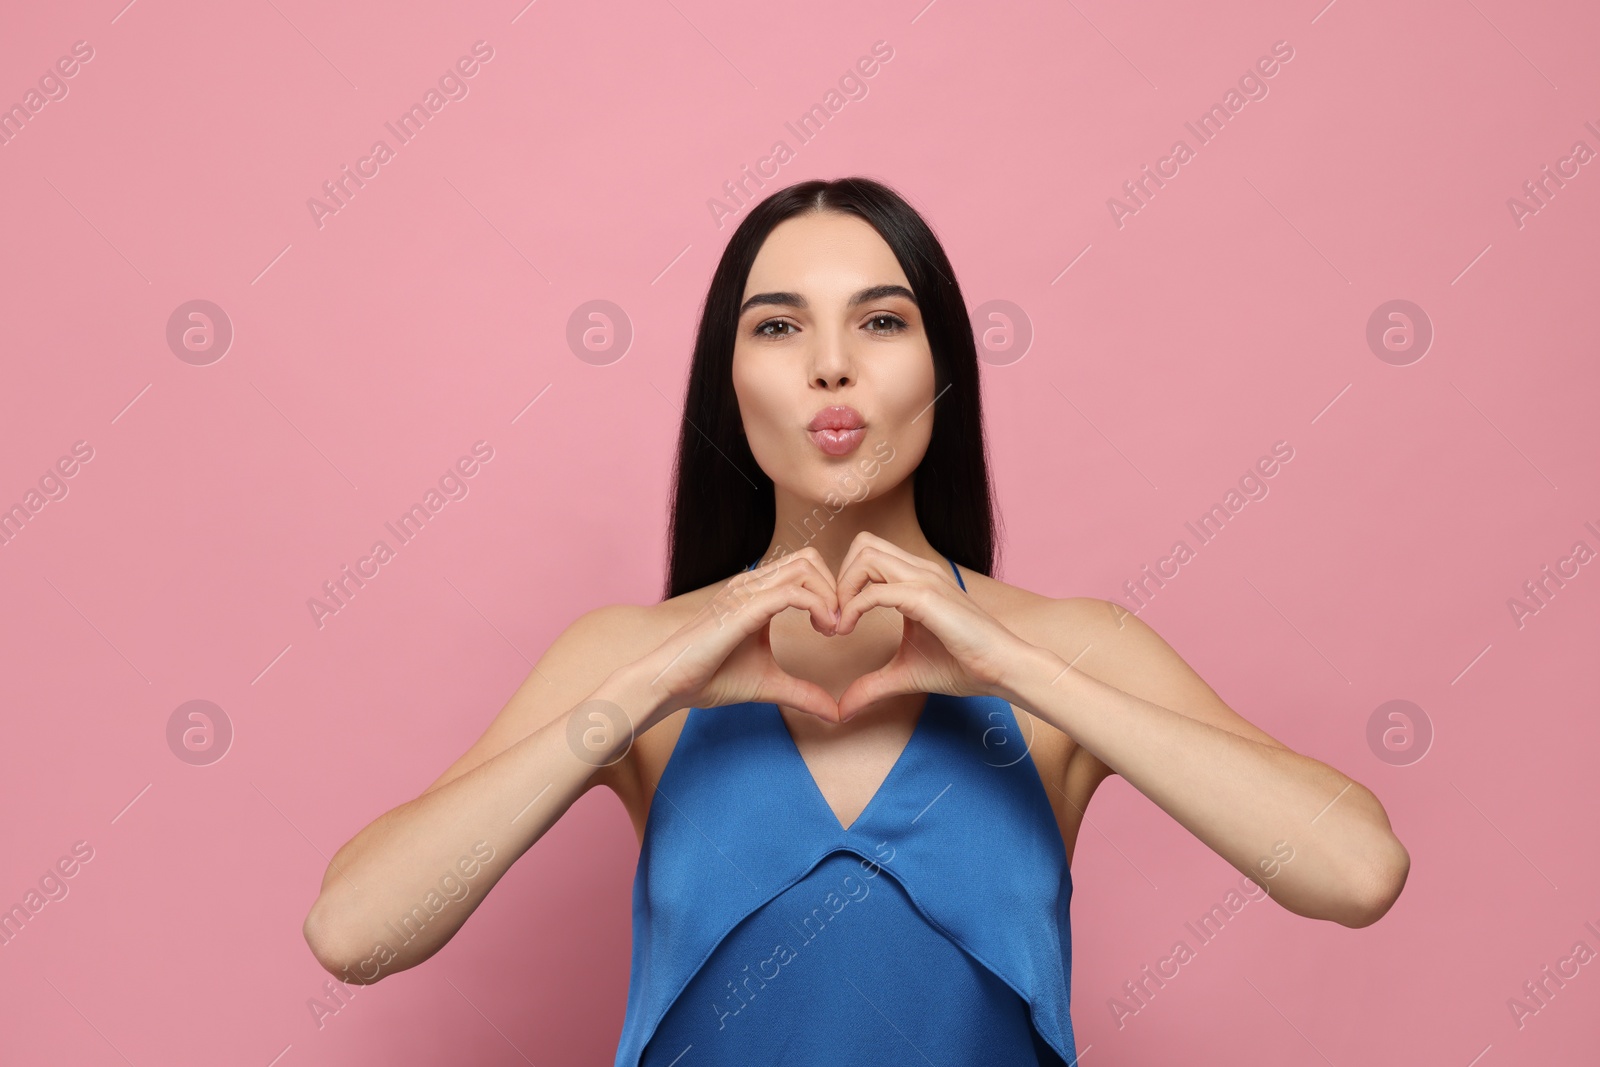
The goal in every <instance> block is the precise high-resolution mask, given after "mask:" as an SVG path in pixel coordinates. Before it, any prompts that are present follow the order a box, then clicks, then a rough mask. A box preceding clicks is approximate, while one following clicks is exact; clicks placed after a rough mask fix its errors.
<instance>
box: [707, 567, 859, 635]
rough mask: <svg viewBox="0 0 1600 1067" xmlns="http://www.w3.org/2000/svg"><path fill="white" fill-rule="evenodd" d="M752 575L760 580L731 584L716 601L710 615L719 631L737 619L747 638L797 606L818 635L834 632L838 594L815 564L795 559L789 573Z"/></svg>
mask: <svg viewBox="0 0 1600 1067" xmlns="http://www.w3.org/2000/svg"><path fill="white" fill-rule="evenodd" d="M751 575H752V576H757V575H759V577H758V578H756V580H751V581H745V580H738V581H735V582H731V583H729V587H728V588H726V589H725V590H723V591H722V592H719V593H718V594H717V596H716V597H715V598H714V599H715V600H716V603H715V604H714V605H712V610H711V614H712V616H713V617H714V618H715V619H716V624H717V626H718V627H719V628H720V627H722V626H724V625H726V623H727V621H728V620H729V619H730V618H738V619H739V620H740V621H739V623H738V624H737V625H738V626H739V628H740V632H741V633H743V634H746V635H748V634H751V633H754V632H755V629H756V628H757V627H759V626H762V625H765V624H766V623H767V622H768V621H770V620H771V619H772V617H773V616H774V615H776V614H777V613H778V612H780V611H783V610H784V609H786V608H790V607H798V608H802V609H803V610H805V611H807V612H808V613H809V614H810V616H811V625H812V626H813V627H815V629H816V630H817V632H818V633H822V634H832V633H833V627H834V617H835V615H836V613H837V611H838V606H839V600H838V594H837V593H836V592H835V590H834V587H833V581H832V579H831V577H825V576H824V575H823V574H822V573H820V572H819V571H818V569H817V568H816V567H815V565H813V564H811V563H810V562H809V561H806V560H795V561H792V562H791V563H790V565H789V566H788V568H787V569H786V570H778V569H776V568H774V569H773V570H771V571H765V572H762V571H752V572H751Z"/></svg>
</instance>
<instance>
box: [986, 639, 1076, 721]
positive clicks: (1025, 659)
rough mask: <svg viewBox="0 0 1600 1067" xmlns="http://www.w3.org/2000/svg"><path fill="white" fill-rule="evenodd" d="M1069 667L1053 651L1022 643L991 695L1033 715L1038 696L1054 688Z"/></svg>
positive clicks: (1010, 656)
mask: <svg viewBox="0 0 1600 1067" xmlns="http://www.w3.org/2000/svg"><path fill="white" fill-rule="evenodd" d="M1068 666H1069V665H1068V663H1067V661H1066V660H1064V659H1062V658H1061V657H1060V656H1058V655H1056V654H1055V653H1054V652H1052V651H1050V650H1049V649H1047V648H1041V647H1040V646H1039V645H1035V644H1030V643H1029V642H1027V641H1023V640H1021V639H1019V640H1018V642H1017V644H1016V646H1015V647H1014V648H1013V649H1012V650H1011V651H1010V652H1009V653H1008V655H1007V656H1006V659H1005V661H1004V662H1003V664H1002V666H1001V668H1000V670H999V671H998V672H997V673H998V676H999V677H998V678H997V680H996V681H994V682H993V683H992V684H990V685H989V687H988V692H989V695H990V696H997V697H1000V698H1002V699H1003V700H1005V701H1006V702H1007V703H1010V704H1015V705H1017V706H1018V707H1020V708H1024V709H1026V710H1027V711H1029V712H1030V713H1032V712H1033V710H1034V709H1033V706H1032V705H1033V704H1034V703H1037V700H1038V694H1039V693H1041V692H1043V691H1045V690H1047V689H1048V688H1049V687H1050V686H1051V685H1052V684H1054V683H1055V681H1056V679H1058V678H1059V677H1061V675H1062V673H1063V672H1065V671H1066V670H1067V668H1068Z"/></svg>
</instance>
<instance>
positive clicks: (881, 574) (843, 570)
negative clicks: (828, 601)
mask: <svg viewBox="0 0 1600 1067" xmlns="http://www.w3.org/2000/svg"><path fill="white" fill-rule="evenodd" d="M891 547H893V546H891ZM939 575H940V571H939V568H938V567H937V566H936V565H934V564H933V563H930V562H929V561H927V560H925V559H921V558H919V557H917V556H908V555H906V554H905V553H903V552H901V551H900V550H899V549H895V550H894V552H889V551H886V550H884V549H881V548H878V547H876V546H874V545H862V546H861V547H860V548H859V549H856V550H855V556H854V558H852V559H849V560H848V561H847V562H846V563H845V564H844V565H843V566H842V567H840V568H839V577H838V580H837V581H838V589H839V602H840V605H841V607H842V606H843V605H844V604H845V603H846V602H847V601H849V600H850V598H851V597H853V596H855V595H856V594H857V593H859V592H860V591H861V589H862V588H863V587H864V586H866V585H867V584H869V583H871V582H918V583H923V582H928V581H930V580H937V579H938V578H939Z"/></svg>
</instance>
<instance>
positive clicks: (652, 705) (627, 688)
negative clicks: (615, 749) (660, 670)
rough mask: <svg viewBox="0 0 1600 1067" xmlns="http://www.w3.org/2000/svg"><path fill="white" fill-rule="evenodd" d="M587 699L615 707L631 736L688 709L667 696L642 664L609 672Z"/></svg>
mask: <svg viewBox="0 0 1600 1067" xmlns="http://www.w3.org/2000/svg"><path fill="white" fill-rule="evenodd" d="M589 699H590V700H603V701H606V702H607V703H609V704H612V705H614V706H615V707H617V708H619V709H620V710H621V711H622V713H623V715H625V716H626V717H627V720H628V722H629V724H630V728H631V730H632V733H633V735H634V736H635V737H637V736H638V735H639V734H642V733H644V732H645V731H646V730H648V729H650V727H652V726H654V725H655V724H656V723H658V722H660V721H661V720H662V719H664V718H666V717H667V716H668V715H670V714H672V713H673V712H675V711H677V710H679V709H680V708H685V707H688V705H687V704H685V703H684V702H683V701H682V700H679V699H677V698H675V697H673V696H672V695H671V694H670V693H668V692H667V690H666V688H665V687H664V686H662V685H660V684H659V681H658V680H657V678H656V677H654V674H653V673H652V672H651V671H650V670H649V669H648V667H647V666H646V665H644V664H641V663H638V662H635V663H629V664H626V665H624V666H622V667H618V668H617V669H616V670H614V671H612V672H611V674H609V675H608V676H607V677H606V679H605V681H603V682H601V683H600V685H599V686H597V687H596V688H595V691H594V692H593V693H592V694H591V695H590V697H589Z"/></svg>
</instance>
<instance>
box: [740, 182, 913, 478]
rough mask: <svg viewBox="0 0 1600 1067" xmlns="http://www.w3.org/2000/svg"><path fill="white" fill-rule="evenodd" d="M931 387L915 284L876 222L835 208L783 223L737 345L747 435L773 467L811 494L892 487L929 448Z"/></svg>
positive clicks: (745, 303)
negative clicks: (908, 279)
mask: <svg viewBox="0 0 1600 1067" xmlns="http://www.w3.org/2000/svg"><path fill="white" fill-rule="evenodd" d="M933 386H934V378H933V355H932V352H931V351H930V350H929V348H928V338H927V334H925V333H924V332H923V328H922V316H921V315H920V314H919V313H918V310H917V305H916V302H915V300H914V298H913V297H912V294H911V285H910V283H909V282H908V281H907V280H906V276H905V272H904V271H902V270H901V269H900V264H899V261H897V260H896V259H895V257H894V253H893V252H892V251H890V249H889V246H888V244H887V243H885V242H884V240H883V238H882V237H880V236H878V232H877V231H876V230H874V229H873V228H872V227H871V226H870V225H868V224H867V223H866V222H864V221H862V220H861V219H859V218H857V217H856V216H854V215H847V214H842V213H840V212H836V211H824V212H812V213H808V214H803V215H796V216H793V217H792V218H789V219H786V220H784V221H783V222H782V223H780V224H778V225H777V226H776V227H774V229H773V231H772V232H771V233H770V234H769V235H768V236H767V239H766V242H765V243H764V244H763V245H762V246H761V251H760V252H758V253H757V254H756V259H755V263H754V264H753V265H752V266H751V268H750V277H749V279H748V280H747V281H746V283H745V288H744V296H743V300H742V305H741V310H740V314H739V329H738V334H737V339H736V340H735V341H734V347H733V388H734V392H735V393H736V394H737V395H738V398H739V411H740V414H741V416H742V417H743V419H744V431H745V436H746V437H747V438H748V439H749V441H750V451H751V452H752V453H753V454H754V455H755V458H756V462H757V463H759V464H760V465H761V469H762V470H763V471H765V472H766V473H767V476H768V477H770V478H771V479H772V480H773V482H774V483H775V484H776V485H777V486H778V487H779V488H780V489H785V490H788V491H789V492H791V493H793V494H795V495H796V496H798V497H801V498H802V499H806V500H813V501H818V502H822V501H825V500H826V499H827V498H828V497H829V496H830V495H832V496H835V497H838V498H842V499H844V500H849V501H859V500H863V499H866V498H867V497H868V496H882V495H883V494H884V493H885V492H886V491H888V490H889V489H890V488H892V487H893V486H895V485H897V484H899V483H900V482H902V481H904V480H905V479H906V478H907V477H908V476H909V475H910V474H911V472H912V471H914V470H916V468H917V464H919V463H920V462H921V461H922V457H923V455H924V453H926V452H927V449H928V441H929V438H930V437H931V436H932V433H933V417H934V411H933V407H932V404H933V399H934V397H933ZM851 427H855V428H854V429H852V428H851Z"/></svg>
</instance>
